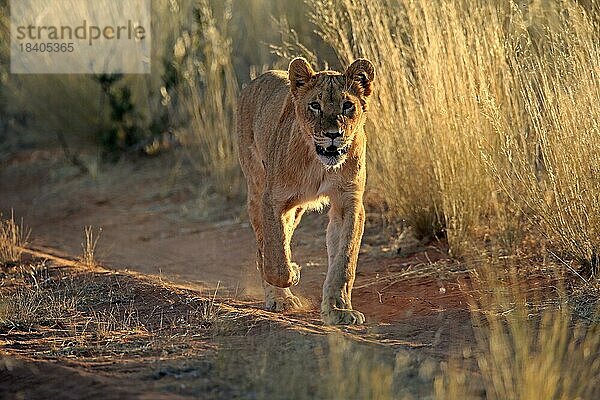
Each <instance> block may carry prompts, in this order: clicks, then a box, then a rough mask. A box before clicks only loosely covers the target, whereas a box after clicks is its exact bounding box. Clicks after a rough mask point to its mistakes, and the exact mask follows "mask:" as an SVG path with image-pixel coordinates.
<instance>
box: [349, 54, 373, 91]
mask: <svg viewBox="0 0 600 400" xmlns="http://www.w3.org/2000/svg"><path fill="white" fill-rule="evenodd" d="M344 75H345V76H346V79H347V80H349V81H356V82H358V83H359V84H360V86H361V87H362V89H363V94H364V95H365V96H369V95H370V94H371V91H372V88H371V85H372V83H373V79H374V78H375V67H374V66H373V63H372V62H371V61H369V60H367V59H366V58H359V59H357V60H356V61H354V62H353V63H352V64H350V66H349V67H348V68H346V72H344Z"/></svg>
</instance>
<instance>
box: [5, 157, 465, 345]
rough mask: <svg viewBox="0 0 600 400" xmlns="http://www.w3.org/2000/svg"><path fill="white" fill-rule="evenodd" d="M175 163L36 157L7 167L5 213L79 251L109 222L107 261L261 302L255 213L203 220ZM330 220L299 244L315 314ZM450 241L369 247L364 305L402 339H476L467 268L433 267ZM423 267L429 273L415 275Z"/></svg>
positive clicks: (364, 257)
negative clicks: (82, 166) (88, 231)
mask: <svg viewBox="0 0 600 400" xmlns="http://www.w3.org/2000/svg"><path fill="white" fill-rule="evenodd" d="M173 164H174V162H173V161H172V160H170V159H169V158H163V159H153V160H141V161H138V162H127V163H125V162H124V163H119V164H117V165H115V166H112V167H110V168H109V169H108V170H107V171H104V172H102V173H101V175H100V176H99V177H97V178H96V179H91V178H90V177H85V176H84V177H82V176H76V175H73V174H71V175H69V173H67V172H65V171H64V170H65V169H66V170H67V171H70V170H69V169H68V167H65V166H64V163H63V162H62V161H61V160H60V159H59V158H57V157H56V156H54V155H52V154H51V153H33V154H29V155H28V156H27V157H22V158H17V159H13V160H12V161H10V162H8V163H6V164H5V165H4V166H3V167H2V169H1V170H0V194H1V195H0V211H2V212H3V213H4V215H9V214H10V212H11V210H14V213H15V216H16V217H17V218H21V217H22V218H23V220H24V222H25V224H26V225H27V226H29V227H30V228H31V230H32V236H31V238H32V245H33V246H38V247H42V248H44V249H47V250H48V249H50V250H49V251H50V252H56V253H58V254H62V255H68V256H71V257H73V256H74V257H76V256H78V255H79V254H81V243H82V241H83V229H84V227H85V226H90V225H91V226H93V227H95V228H100V227H101V228H102V232H101V234H100V240H99V242H98V247H97V251H96V254H97V258H98V260H99V261H100V262H101V263H102V264H103V265H105V266H107V267H109V268H113V269H117V270H119V269H128V270H133V271H137V272H140V273H143V274H151V275H157V276H160V277H161V278H163V279H165V280H169V281H173V282H176V283H179V284H183V285H186V286H188V287H191V288H195V289H199V290H204V291H212V290H213V289H214V288H215V287H216V285H217V284H218V285H219V287H220V288H221V290H220V292H219V294H220V295H221V296H225V297H233V298H236V299H245V300H252V301H256V306H257V307H260V301H261V300H262V299H261V295H262V293H261V289H260V283H259V280H258V273H257V271H256V268H255V261H254V255H255V247H254V246H255V244H254V237H253V233H252V230H251V228H250V226H249V224H248V223H247V222H246V217H245V210H243V209H242V208H240V207H239V205H237V204H239V201H238V202H236V203H232V205H231V207H228V206H227V205H225V206H223V205H221V206H219V207H217V208H214V210H216V211H214V212H213V214H212V215H210V218H206V217H198V212H197V210H201V209H202V207H203V205H202V204H198V201H197V200H195V197H194V196H195V195H196V194H195V193H194V191H193V190H190V189H189V187H190V186H192V187H193V186H194V185H196V186H197V187H202V181H193V179H192V181H191V182H190V181H186V183H185V184H181V182H182V181H185V180H184V179H179V183H178V182H175V183H174V181H173V180H169V179H166V178H165V176H169V171H170V170H171V169H172V168H173ZM195 179H198V178H195ZM175 181H177V180H175ZM205 204H207V203H205ZM196 209H197V210H196ZM326 219H327V217H326V215H325V214H323V215H319V214H311V215H308V216H306V217H305V218H304V219H303V221H302V223H301V224H300V227H299V228H298V230H297V232H296V234H295V236H294V241H293V254H294V258H295V261H297V262H299V263H300V264H302V265H303V271H302V281H301V283H300V284H299V285H298V287H296V288H295V289H294V292H295V293H296V294H298V295H299V296H300V297H301V298H303V299H304V300H305V303H307V305H308V311H312V312H316V311H318V304H319V302H320V294H321V286H322V282H323V280H324V277H325V273H326V269H327V264H326V263H327V258H326V249H325V246H324V242H325V241H324V233H325V226H326ZM367 231H369V229H367ZM365 241H369V239H368V238H366V239H365ZM441 247H442V248H441V249H440V245H436V246H430V247H429V248H428V249H426V251H424V252H422V253H419V254H415V255H413V256H411V257H408V258H400V257H390V256H385V255H382V253H381V252H377V251H371V250H370V249H372V246H368V245H365V246H363V250H362V251H361V256H360V260H359V269H358V272H357V280H356V284H355V286H356V289H355V291H354V295H353V299H354V304H355V307H356V308H357V309H359V310H361V311H363V312H364V313H365V315H366V316H367V319H368V322H369V323H370V324H372V325H375V326H376V329H378V330H380V331H382V332H384V331H388V332H389V333H390V334H393V336H396V338H398V339H403V338H405V339H407V340H411V341H418V342H421V343H425V344H427V345H429V346H433V347H435V346H441V349H442V348H447V347H448V346H449V345H450V343H452V342H453V341H455V340H460V339H461V338H464V337H465V335H467V336H469V335H470V329H471V328H470V319H469V315H468V310H467V306H466V304H465V301H464V292H462V291H461V289H460V288H459V280H460V279H463V278H464V274H462V275H461V274H452V273H450V274H448V273H442V272H439V273H438V272H437V270H436V268H435V266H434V267H431V261H434V262H435V261H436V260H440V259H442V258H443V257H444V251H443V245H441ZM440 262H443V260H442V261H440ZM419 268H429V270H428V271H427V272H425V271H424V273H421V274H419V273H414V274H411V272H418V270H419ZM459 278H460V279H459ZM457 321H458V322H459V323H457Z"/></svg>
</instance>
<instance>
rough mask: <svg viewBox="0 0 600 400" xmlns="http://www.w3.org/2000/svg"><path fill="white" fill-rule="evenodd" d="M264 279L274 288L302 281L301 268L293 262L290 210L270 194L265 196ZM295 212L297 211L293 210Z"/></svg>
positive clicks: (263, 206)
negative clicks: (284, 207) (280, 205)
mask: <svg viewBox="0 0 600 400" xmlns="http://www.w3.org/2000/svg"><path fill="white" fill-rule="evenodd" d="M262 211H263V212H262V217H263V236H264V242H263V265H262V275H263V279H264V280H265V281H266V282H267V283H270V284H271V285H273V286H277V287H279V288H287V287H290V286H292V285H295V284H297V283H298V282H299V281H300V267H298V265H297V264H295V263H293V262H292V261H291V251H290V240H291V236H292V233H293V224H292V226H290V225H291V224H289V223H288V222H289V220H290V216H289V215H288V212H290V210H284V209H283V208H282V207H279V206H278V205H277V204H276V203H275V202H273V199H272V198H271V196H270V194H269V193H268V192H266V193H265V195H264V196H263V204H262ZM293 212H295V210H293Z"/></svg>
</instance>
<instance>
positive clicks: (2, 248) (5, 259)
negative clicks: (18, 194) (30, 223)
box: [0, 213, 30, 265]
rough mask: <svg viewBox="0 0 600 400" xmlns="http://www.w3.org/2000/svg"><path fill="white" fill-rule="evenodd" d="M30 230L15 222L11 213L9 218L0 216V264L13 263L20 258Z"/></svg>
mask: <svg viewBox="0 0 600 400" xmlns="http://www.w3.org/2000/svg"><path fill="white" fill-rule="evenodd" d="M29 233H30V230H29V229H27V228H24V227H23V220H21V223H20V224H17V223H16V222H15V218H14V215H13V214H12V213H11V216H10V219H6V220H5V219H2V218H1V216H0V265H1V264H13V263H16V262H18V261H20V260H21V254H22V253H23V247H24V246H26V245H27V241H28V240H29Z"/></svg>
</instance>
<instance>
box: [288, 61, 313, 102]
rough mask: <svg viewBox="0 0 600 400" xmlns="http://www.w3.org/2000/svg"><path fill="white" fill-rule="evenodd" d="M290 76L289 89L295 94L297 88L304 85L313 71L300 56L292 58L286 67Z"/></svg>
mask: <svg viewBox="0 0 600 400" xmlns="http://www.w3.org/2000/svg"><path fill="white" fill-rule="evenodd" d="M288 75H289V78H290V89H291V91H292V94H294V95H295V94H296V92H297V91H298V88H299V87H301V86H304V85H305V84H306V83H307V82H308V81H309V80H310V79H311V78H312V77H313V76H315V71H314V70H313V69H312V67H311V66H310V64H309V63H308V61H306V59H304V58H302V57H298V58H294V59H293V60H292V62H291V63H290V67H289V68H288Z"/></svg>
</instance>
